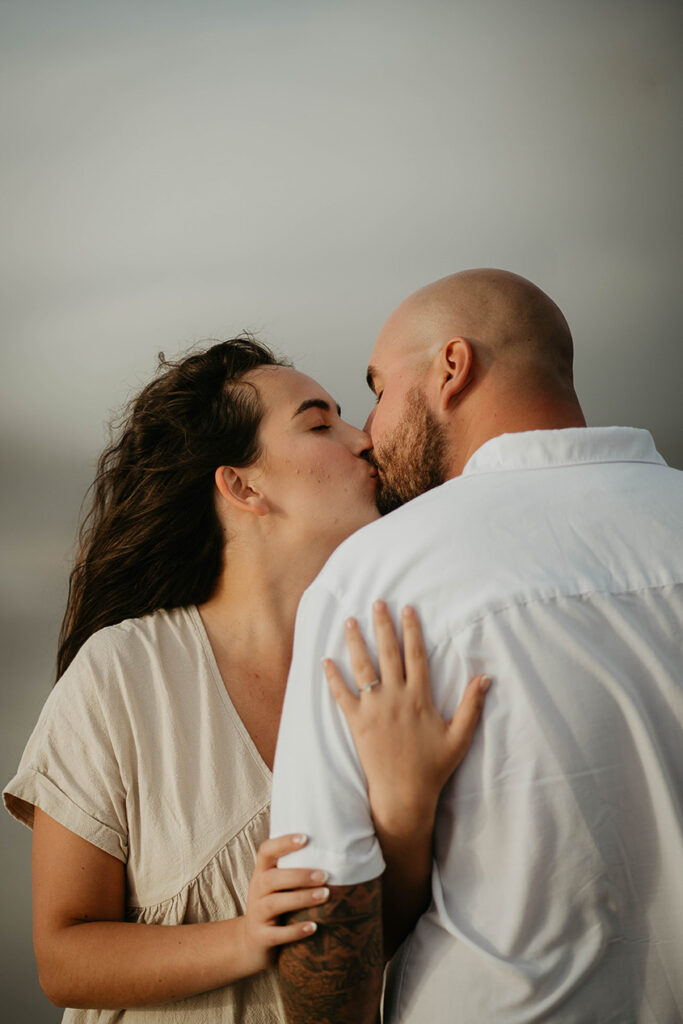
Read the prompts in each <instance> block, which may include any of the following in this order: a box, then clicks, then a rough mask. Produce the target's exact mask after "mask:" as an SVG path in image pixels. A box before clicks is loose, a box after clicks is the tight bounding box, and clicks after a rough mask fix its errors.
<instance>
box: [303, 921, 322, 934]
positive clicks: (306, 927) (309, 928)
mask: <svg viewBox="0 0 683 1024" xmlns="http://www.w3.org/2000/svg"><path fill="white" fill-rule="evenodd" d="M317 927H318V926H317V924H316V923H315V921H307V922H306V924H302V925H301V931H302V932H305V933H306V935H312V934H313V932H314V931H315V930H316V929H317Z"/></svg>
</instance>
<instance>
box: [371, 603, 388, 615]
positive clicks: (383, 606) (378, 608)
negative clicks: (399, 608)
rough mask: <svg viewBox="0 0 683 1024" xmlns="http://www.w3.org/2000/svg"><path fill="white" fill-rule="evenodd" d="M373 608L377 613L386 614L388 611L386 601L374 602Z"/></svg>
mask: <svg viewBox="0 0 683 1024" xmlns="http://www.w3.org/2000/svg"><path fill="white" fill-rule="evenodd" d="M372 607H373V608H374V609H375V611H376V612H385V611H386V610H387V606H386V603H385V602H384V601H373V603H372Z"/></svg>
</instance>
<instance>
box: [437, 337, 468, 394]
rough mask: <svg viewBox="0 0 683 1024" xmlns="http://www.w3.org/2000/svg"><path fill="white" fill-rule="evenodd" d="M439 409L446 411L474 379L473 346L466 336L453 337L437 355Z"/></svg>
mask: <svg viewBox="0 0 683 1024" xmlns="http://www.w3.org/2000/svg"><path fill="white" fill-rule="evenodd" d="M437 372H438V381H439V398H438V402H439V409H440V411H442V412H446V410H447V409H448V407H449V406H450V404H451V402H452V401H453V400H454V399H456V398H457V397H458V396H459V395H460V394H461V392H462V391H464V390H465V388H466V387H467V385H468V384H469V383H470V381H471V379H472V346H471V345H470V343H469V341H467V340H466V339H465V338H451V339H450V341H447V342H446V344H445V345H444V346H443V348H442V349H441V351H440V352H439V355H438V356H437Z"/></svg>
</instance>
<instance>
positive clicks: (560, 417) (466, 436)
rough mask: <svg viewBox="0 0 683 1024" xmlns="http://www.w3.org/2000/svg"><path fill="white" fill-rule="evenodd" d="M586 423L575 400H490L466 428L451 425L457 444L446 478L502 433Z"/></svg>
mask: <svg viewBox="0 0 683 1024" xmlns="http://www.w3.org/2000/svg"><path fill="white" fill-rule="evenodd" d="M585 426H586V418H585V416H584V414H583V411H582V409H581V406H580V405H579V403H578V401H577V400H576V399H568V400H566V401H565V400H558V399H549V398H546V397H539V398H538V399H536V400H534V401H530V400H528V399H526V400H525V401H524V402H514V401H510V400H507V401H505V400H498V401H496V402H495V403H494V402H489V403H488V404H487V408H486V409H482V411H481V414H479V415H477V416H476V417H471V418H470V421H469V424H468V426H467V428H466V429H463V428H462V426H461V425H459V424H455V425H454V434H455V441H456V443H454V445H453V458H452V460H451V462H450V464H449V473H448V479H450V478H452V477H455V476H460V474H461V473H462V471H463V469H464V468H465V465H466V464H467V462H468V461H469V460H470V458H471V457H472V456H473V455H474V453H475V452H476V451H477V450H478V449H479V448H481V446H482V445H483V444H485V443H486V442H487V441H490V440H492V438H494V437H500V435H501V434H518V433H523V432H526V431H529V430H565V429H567V428H569V427H585Z"/></svg>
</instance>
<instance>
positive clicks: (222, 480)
mask: <svg viewBox="0 0 683 1024" xmlns="http://www.w3.org/2000/svg"><path fill="white" fill-rule="evenodd" d="M214 479H215V481H216V488H217V489H218V493H219V494H220V495H221V497H222V498H223V499H224V501H225V502H227V504H228V505H230V506H231V508H234V509H238V510H239V511H240V512H250V513H251V514H252V515H256V516H265V515H266V513H267V512H268V504H267V502H266V500H265V498H264V497H263V495H262V494H261V493H260V492H259V491H258V490H256V489H255V488H254V487H253V486H252V484H250V483H248V469H247V467H245V468H244V469H234V468H233V466H219V467H218V469H217V470H216V473H215V475H214Z"/></svg>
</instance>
